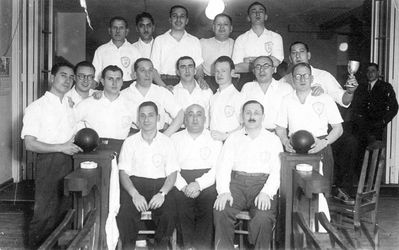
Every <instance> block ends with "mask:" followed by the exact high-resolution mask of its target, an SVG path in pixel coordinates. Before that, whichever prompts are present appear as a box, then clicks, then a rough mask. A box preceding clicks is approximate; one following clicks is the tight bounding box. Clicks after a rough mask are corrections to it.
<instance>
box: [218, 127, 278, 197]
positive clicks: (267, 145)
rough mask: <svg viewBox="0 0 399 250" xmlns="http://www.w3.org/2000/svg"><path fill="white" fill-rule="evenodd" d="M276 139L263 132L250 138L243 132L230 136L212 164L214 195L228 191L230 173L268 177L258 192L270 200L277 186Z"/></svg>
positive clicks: (242, 130) (269, 133) (267, 132)
mask: <svg viewBox="0 0 399 250" xmlns="http://www.w3.org/2000/svg"><path fill="white" fill-rule="evenodd" d="M281 152H283V146H282V145H281V142H280V139H279V138H278V137H277V136H276V135H275V134H274V133H271V132H269V131H267V130H265V129H262V130H261V132H260V134H259V135H258V136H257V137H256V138H255V139H252V138H251V137H249V136H247V135H246V131H245V129H241V130H238V131H236V132H234V133H233V134H231V135H230V136H229V137H228V138H227V140H226V142H225V143H224V145H223V147H222V151H221V153H220V156H219V160H218V163H217V164H216V190H217V192H218V194H222V193H229V192H230V180H231V178H230V174H231V171H232V170H234V171H241V172H246V173H265V174H269V178H268V179H267V181H266V183H265V185H264V187H263V188H262V190H261V192H264V193H266V194H268V195H269V197H270V198H272V197H273V196H274V195H275V194H276V193H277V190H278V188H279V187H280V165H281V163H280V156H279V154H280V153H281Z"/></svg>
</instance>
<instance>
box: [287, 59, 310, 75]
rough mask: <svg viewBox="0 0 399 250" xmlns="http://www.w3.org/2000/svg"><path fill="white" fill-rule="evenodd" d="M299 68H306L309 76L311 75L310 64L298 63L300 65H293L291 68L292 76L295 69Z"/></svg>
mask: <svg viewBox="0 0 399 250" xmlns="http://www.w3.org/2000/svg"><path fill="white" fill-rule="evenodd" d="M301 66H302V67H306V68H308V69H309V71H310V74H312V67H310V64H309V63H304V62H300V63H298V64H295V65H294V66H293V67H292V70H291V74H292V75H293V76H294V71H295V69H296V68H298V67H301Z"/></svg>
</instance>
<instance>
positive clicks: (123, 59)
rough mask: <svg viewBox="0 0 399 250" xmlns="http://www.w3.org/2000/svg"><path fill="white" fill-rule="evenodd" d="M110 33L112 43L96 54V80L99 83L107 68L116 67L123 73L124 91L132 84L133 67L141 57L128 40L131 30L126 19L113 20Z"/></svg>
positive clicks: (94, 63) (101, 47)
mask: <svg viewBox="0 0 399 250" xmlns="http://www.w3.org/2000/svg"><path fill="white" fill-rule="evenodd" d="M108 33H109V35H110V36H111V41H109V42H108V43H105V44H103V45H101V46H100V47H98V48H97V49H96V51H95V53H94V57H93V65H94V67H95V68H96V73H95V80H96V81H97V82H99V80H100V78H101V72H102V71H103V69H104V68H105V67H107V66H108V65H116V66H118V67H119V68H121V69H122V71H123V81H124V84H123V86H122V89H124V88H127V87H128V86H129V85H130V84H131V83H132V78H131V69H132V65H133V64H134V62H135V61H136V60H137V59H138V58H140V57H141V55H140V52H139V51H138V50H137V49H136V47H134V46H133V45H132V44H131V43H130V42H129V41H127V40H126V37H127V34H128V33H129V28H128V23H127V21H126V19H125V18H123V17H118V16H117V17H113V18H111V20H110V21H109V28H108Z"/></svg>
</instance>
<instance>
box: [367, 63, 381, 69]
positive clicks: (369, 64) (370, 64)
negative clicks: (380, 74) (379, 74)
mask: <svg viewBox="0 0 399 250" xmlns="http://www.w3.org/2000/svg"><path fill="white" fill-rule="evenodd" d="M371 66H374V67H375V68H376V69H377V71H378V70H379V66H378V64H376V63H374V62H370V63H368V64H367V68H368V67H371Z"/></svg>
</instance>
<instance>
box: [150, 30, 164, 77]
mask: <svg viewBox="0 0 399 250" xmlns="http://www.w3.org/2000/svg"><path fill="white" fill-rule="evenodd" d="M161 53H162V51H161V41H160V37H156V38H155V40H154V44H153V45H152V51H151V57H150V58H151V61H152V65H153V66H154V68H155V69H156V70H158V73H159V74H162V71H161V70H162V69H161Z"/></svg>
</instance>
